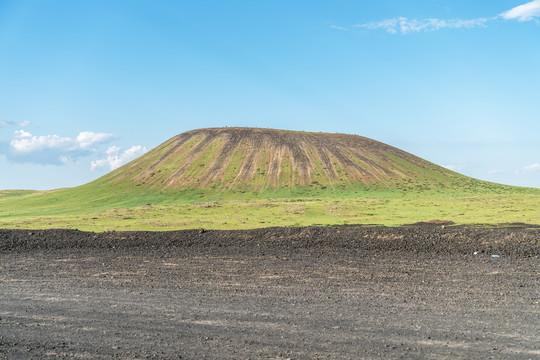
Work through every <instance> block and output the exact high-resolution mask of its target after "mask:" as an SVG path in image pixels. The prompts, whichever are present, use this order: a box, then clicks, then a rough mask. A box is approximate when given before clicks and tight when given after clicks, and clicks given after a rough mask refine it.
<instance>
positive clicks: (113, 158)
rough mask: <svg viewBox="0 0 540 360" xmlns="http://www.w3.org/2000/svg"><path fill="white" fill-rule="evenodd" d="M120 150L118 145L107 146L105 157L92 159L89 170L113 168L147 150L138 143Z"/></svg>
mask: <svg viewBox="0 0 540 360" xmlns="http://www.w3.org/2000/svg"><path fill="white" fill-rule="evenodd" d="M121 150H122V149H121V148H120V147H118V146H111V147H109V148H108V149H107V151H106V154H107V157H106V158H104V159H99V160H95V161H92V163H91V164H90V170H92V171H94V170H96V169H100V168H104V167H109V169H111V170H114V169H117V168H119V167H120V166H122V165H124V164H126V163H128V162H130V161H131V160H134V159H136V158H138V157H139V156H141V155H143V154H144V153H146V152H147V151H148V150H147V149H146V147H144V146H140V145H136V146H132V147H130V148H129V149H127V150H124V151H121Z"/></svg>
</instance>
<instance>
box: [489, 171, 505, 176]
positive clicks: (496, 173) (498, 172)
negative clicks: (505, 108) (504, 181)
mask: <svg viewBox="0 0 540 360" xmlns="http://www.w3.org/2000/svg"><path fill="white" fill-rule="evenodd" d="M502 173H504V171H502V170H489V171H488V174H489V175H499V174H502Z"/></svg>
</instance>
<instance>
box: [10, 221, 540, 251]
mask: <svg viewBox="0 0 540 360" xmlns="http://www.w3.org/2000/svg"><path fill="white" fill-rule="evenodd" d="M182 247H184V248H188V247H193V248H237V249H242V251H247V252H253V253H257V254H258V253H260V252H261V251H268V250H271V249H289V250H295V249H312V250H314V251H332V249H351V250H355V251H371V252H396V251H397V252H400V251H404V252H416V253H440V254H473V253H474V252H477V253H480V254H482V253H485V254H499V255H506V256H509V255H511V256H520V257H531V256H540V229H524V228H514V229H512V228H505V229H464V228H440V227H430V226H411V227H399V228H389V227H354V226H347V227H299V228H266V229H253V230H207V231H202V230H181V231H168V232H114V231H113V232H104V233H93V232H82V231H78V230H38V231H34V230H0V251H1V252H10V251H15V252H18V251H26V250H48V249H70V248H74V249H84V248H88V249H91V248H95V249H111V250H114V249H125V248H139V249H144V250H147V251H149V250H152V249H167V248H182Z"/></svg>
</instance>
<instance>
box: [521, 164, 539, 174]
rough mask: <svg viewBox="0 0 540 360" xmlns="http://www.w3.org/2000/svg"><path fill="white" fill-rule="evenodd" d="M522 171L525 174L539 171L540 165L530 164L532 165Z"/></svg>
mask: <svg viewBox="0 0 540 360" xmlns="http://www.w3.org/2000/svg"><path fill="white" fill-rule="evenodd" d="M523 170H525V171H526V172H531V171H540V163H536V164H532V165H527V166H525V167H524V168H523Z"/></svg>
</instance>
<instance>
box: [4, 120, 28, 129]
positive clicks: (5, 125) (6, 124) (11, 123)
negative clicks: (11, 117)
mask: <svg viewBox="0 0 540 360" xmlns="http://www.w3.org/2000/svg"><path fill="white" fill-rule="evenodd" d="M17 125H18V126H20V127H25V126H28V125H30V121H28V120H26V121H22V122H20V123H19V124H17V123H15V122H13V121H4V120H0V129H1V128H6V127H10V126H17Z"/></svg>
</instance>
